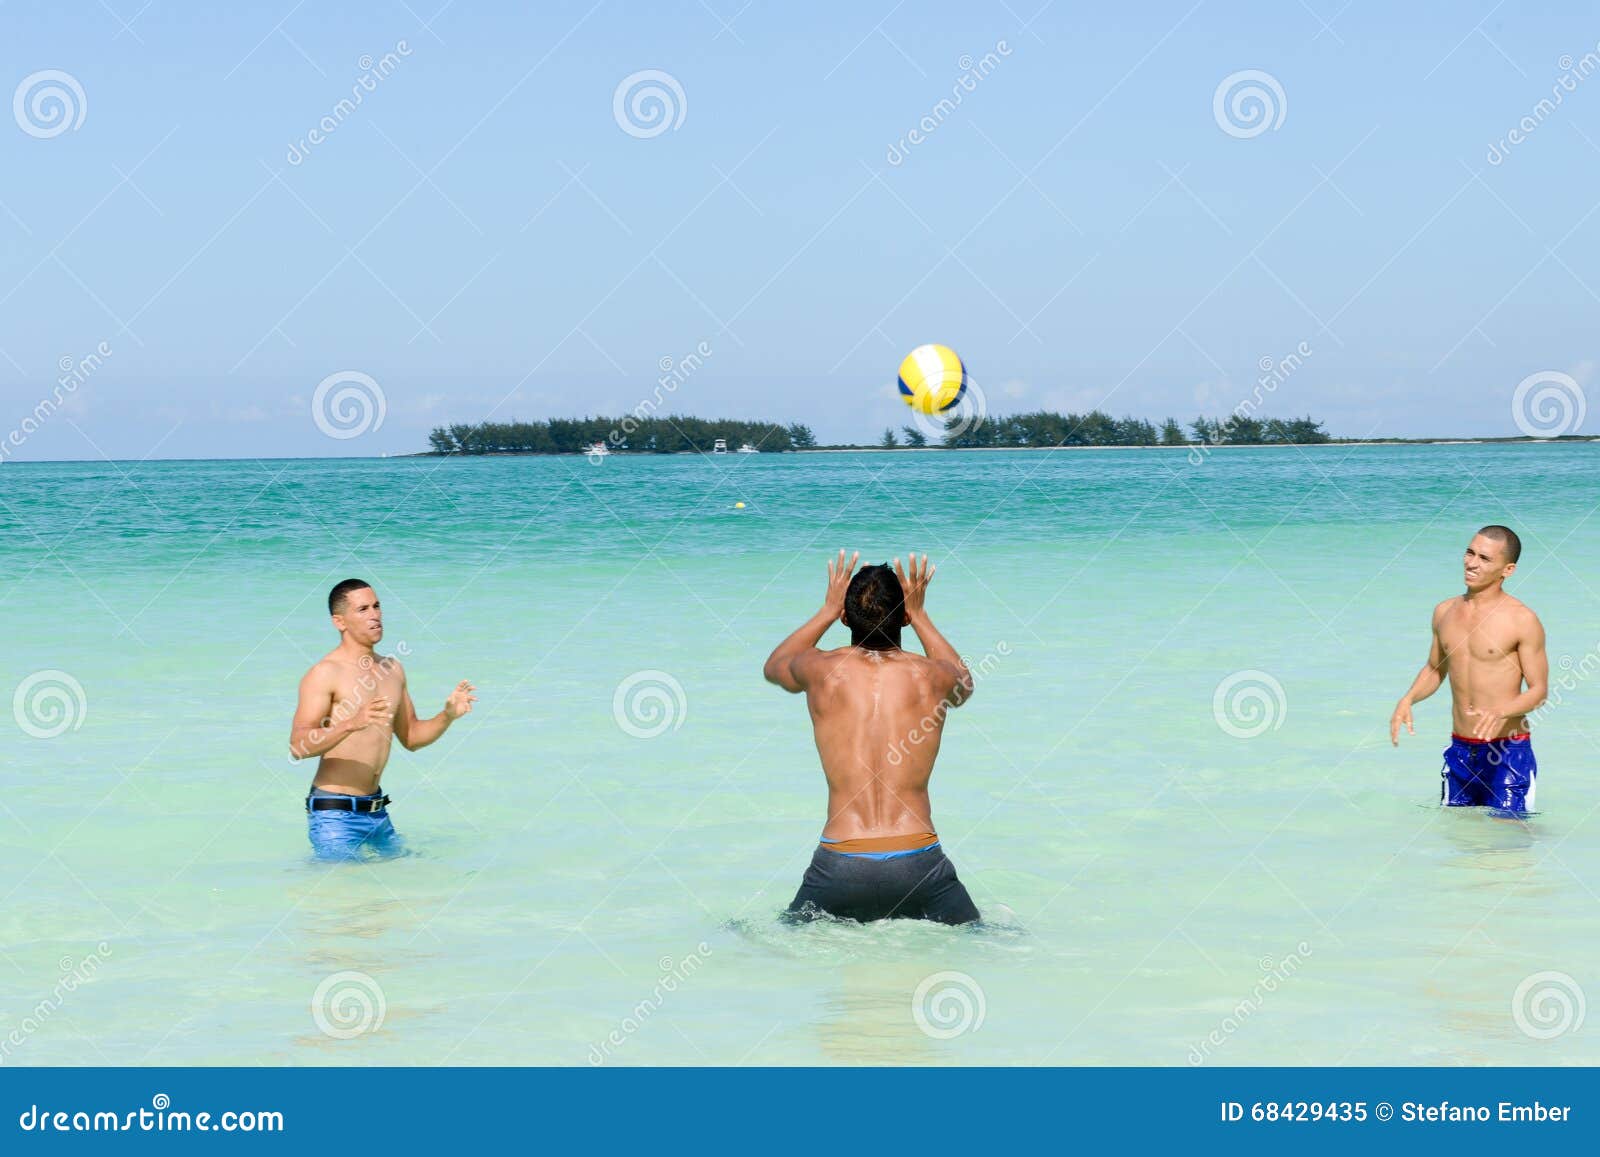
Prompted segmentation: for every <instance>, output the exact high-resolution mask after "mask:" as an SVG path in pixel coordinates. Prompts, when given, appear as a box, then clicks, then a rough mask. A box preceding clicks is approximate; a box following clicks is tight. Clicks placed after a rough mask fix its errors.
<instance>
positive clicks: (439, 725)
mask: <svg viewBox="0 0 1600 1157" xmlns="http://www.w3.org/2000/svg"><path fill="white" fill-rule="evenodd" d="M328 613H329V614H330V615H331V616H332V617H333V629H334V630H336V631H338V632H339V645H338V646H337V647H335V648H334V649H333V650H332V651H329V652H328V653H327V655H325V656H323V658H322V660H321V661H320V662H318V663H317V664H316V666H314V667H312V668H311V670H309V671H307V672H306V675H305V678H303V679H301V680H300V704H299V706H298V707H297V708H296V709H295V713H294V724H293V727H292V730H291V731H290V734H289V755H290V757H291V758H293V759H307V758H309V757H310V756H313V755H315V756H320V759H319V760H318V762H317V774H316V776H315V778H314V779H313V780H312V781H311V792H310V794H309V795H308V796H307V797H306V818H307V822H308V826H309V831H310V836H311V846H312V848H313V849H314V850H315V851H316V854H317V857H318V858H319V859H326V860H355V859H366V858H370V857H388V856H395V855H399V854H400V853H401V851H402V850H403V847H402V845H401V842H400V837H399V836H398V835H397V834H396V833H395V830H394V824H393V823H391V822H390V820H389V797H388V796H387V795H385V794H384V793H383V792H382V790H381V789H380V788H379V786H378V781H379V779H381V778H382V776H383V769H384V767H385V766H386V765H387V764H388V762H389V752H390V749H391V748H392V747H393V743H394V740H396V739H398V740H399V741H400V745H401V746H402V747H404V748H405V749H406V750H407V751H416V750H417V749H418V748H421V747H426V746H428V744H430V743H432V742H433V741H434V740H436V739H438V738H439V736H441V735H443V734H444V732H445V729H446V728H447V727H449V726H450V724H452V723H454V722H455V721H456V720H457V719H459V718H461V716H463V715H465V714H467V713H468V712H469V711H471V710H472V705H473V703H475V702H476V701H477V698H476V696H474V695H473V693H472V692H473V690H474V688H473V686H472V684H471V683H469V682H467V681H466V680H465V679H463V680H462V681H461V682H460V683H458V684H456V689H455V690H454V691H453V692H451V694H450V697H449V698H448V699H446V700H445V704H444V710H443V711H441V712H439V714H437V715H435V716H434V717H433V718H431V719H418V718H417V711H416V708H415V707H414V706H413V705H412V702H411V695H410V693H409V692H408V691H407V690H406V673H405V669H404V668H402V667H401V666H400V661H399V660H398V659H395V658H394V657H392V656H388V655H379V654H377V652H376V651H374V649H373V648H375V647H376V646H377V645H378V642H379V640H381V639H382V638H383V608H382V607H381V606H380V605H379V603H378V595H377V592H375V591H374V590H373V589H372V586H371V584H370V583H367V582H364V581H362V580H361V579H345V581H344V582H342V583H340V584H339V585H338V586H336V587H334V588H333V590H332V591H331V592H330V593H329V595H328ZM401 650H402V652H403V651H404V646H402V647H401Z"/></svg>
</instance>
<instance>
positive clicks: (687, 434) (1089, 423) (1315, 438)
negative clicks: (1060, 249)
mask: <svg viewBox="0 0 1600 1157" xmlns="http://www.w3.org/2000/svg"><path fill="white" fill-rule="evenodd" d="M719 439H720V440H722V441H723V442H725V443H726V444H727V446H728V448H729V449H737V448H738V447H740V446H742V445H745V444H749V445H751V446H754V447H755V448H756V449H757V450H760V451H762V452H764V453H772V452H782V451H786V450H814V449H816V448H817V439H816V436H815V435H814V434H813V433H812V432H811V428H810V427H809V426H807V425H805V424H803V423H800V422H791V423H789V424H787V425H786V424H783V423H779V422H749V421H741V420H738V419H731V418H691V417H679V416H672V417H648V418H635V417H633V416H631V415H628V416H624V417H621V418H551V419H549V420H547V421H534V422H521V421H511V422H478V423H476V424H466V423H455V424H452V425H449V426H439V427H436V428H435V429H434V431H433V432H432V433H431V434H429V435H428V445H429V447H430V452H431V453H433V454H441V455H442V454H582V453H587V452H588V451H589V450H591V449H592V448H593V447H594V446H595V445H596V444H601V445H604V446H605V447H606V448H607V449H608V450H611V451H619V452H620V451H633V452H639V453H646V454H681V453H702V454H705V453H709V452H710V451H711V450H712V448H713V447H714V446H715V445H716V443H717V441H718V440H719ZM1331 440H1332V439H1331V438H1330V437H1329V435H1328V433H1327V432H1326V431H1325V430H1324V429H1323V428H1322V423H1321V422H1319V421H1317V420H1315V419H1313V418H1311V417H1309V416H1308V417H1304V418H1290V419H1277V418H1257V417H1240V416H1238V415H1237V414H1230V415H1228V416H1227V417H1225V418H1220V419H1212V418H1205V417H1199V418H1196V419H1195V420H1194V421H1193V422H1191V423H1189V425H1188V427H1187V428H1185V427H1183V426H1180V425H1179V424H1178V422H1177V421H1176V420H1175V419H1172V418H1168V419H1166V420H1165V421H1163V422H1162V423H1161V424H1160V425H1159V426H1157V425H1156V424H1154V423H1152V422H1149V421H1147V420H1145V419H1143V418H1133V417H1124V418H1113V417H1112V416H1111V415H1110V414H1107V413H1104V412H1103V411H1100V410H1091V411H1089V412H1088V413H1087V414H1057V413H1052V412H1050V411H1046V410H1038V411H1035V412H1033V413H1029V414H1013V415H1011V416H1010V417H995V416H983V417H975V416H974V417H963V418H955V417H953V418H949V419H947V420H946V423H945V427H944V432H943V435H942V439H941V440H940V441H939V442H932V443H930V439H929V437H928V434H927V432H926V431H924V430H922V429H919V428H918V427H917V426H914V425H907V426H903V427H901V428H900V430H899V431H896V430H895V429H894V427H892V426H891V427H889V428H888V429H885V430H884V432H883V436H882V437H881V438H880V439H879V440H878V442H877V445H878V446H879V447H882V448H884V449H891V448H895V447H899V446H909V447H923V446H928V445H930V444H931V445H935V446H940V447H944V448H948V449H957V450H960V449H976V448H991V447H992V448H1001V447H1016V448H1019V449H1020V448H1025V447H1026V448H1032V447H1049V446H1195V445H1204V446H1273V445H1280V446H1283V445H1290V444H1293V443H1307V442H1328V441H1331Z"/></svg>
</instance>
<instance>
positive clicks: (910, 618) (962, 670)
mask: <svg viewBox="0 0 1600 1157" xmlns="http://www.w3.org/2000/svg"><path fill="white" fill-rule="evenodd" d="M936 569H938V568H936V567H933V566H930V565H929V563H928V556H927V555H923V556H922V566H921V568H920V569H918V566H917V556H916V555H914V554H913V555H912V556H911V574H910V575H909V576H908V575H907V574H906V573H905V571H903V570H901V569H900V560H899V559H895V560H894V573H895V574H896V575H898V576H899V578H900V586H901V588H902V589H903V590H904V591H905V593H906V622H907V623H908V624H909V625H910V627H911V629H912V630H913V631H915V632H916V633H917V638H918V639H920V640H921V641H922V650H923V652H924V653H925V654H926V655H927V656H928V658H930V659H932V660H933V661H934V662H935V663H938V664H939V665H940V666H942V667H944V668H945V669H946V671H947V672H948V673H949V675H950V677H951V678H952V679H953V680H954V685H953V686H952V687H951V688H950V690H949V692H948V693H946V695H945V702H946V703H948V704H950V706H952V707H960V706H961V705H962V704H963V703H965V702H966V701H967V700H968V699H970V698H972V692H973V690H974V688H975V686H976V684H975V683H974V681H973V678H972V672H971V671H970V670H968V668H967V661H966V660H965V659H963V658H962V657H961V655H960V654H959V653H958V652H957V651H956V649H955V648H954V647H953V646H951V645H950V640H948V639H946V638H945V637H944V636H943V635H942V634H940V633H939V628H938V627H936V626H934V625H933V620H932V619H931V618H929V617H928V608H927V606H926V605H925V602H926V598H927V594H928V584H929V583H930V582H932V581H933V572H934V571H935V570H936Z"/></svg>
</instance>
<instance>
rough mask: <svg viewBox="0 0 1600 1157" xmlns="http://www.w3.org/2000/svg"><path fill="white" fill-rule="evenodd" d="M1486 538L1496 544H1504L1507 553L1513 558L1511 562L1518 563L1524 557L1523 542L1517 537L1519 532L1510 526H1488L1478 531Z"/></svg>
mask: <svg viewBox="0 0 1600 1157" xmlns="http://www.w3.org/2000/svg"><path fill="white" fill-rule="evenodd" d="M1478 533H1479V534H1481V535H1483V536H1484V537H1485V538H1492V539H1494V540H1495V541H1496V542H1500V543H1504V544H1505V548H1506V553H1507V554H1508V555H1510V556H1511V561H1512V562H1516V561H1517V559H1519V558H1521V557H1522V540H1521V539H1520V538H1518V537H1517V532H1516V531H1514V530H1512V529H1511V528H1510V527H1509V526H1500V525H1498V524H1496V525H1494V526H1486V527H1484V528H1483V529H1482V530H1480V531H1478Z"/></svg>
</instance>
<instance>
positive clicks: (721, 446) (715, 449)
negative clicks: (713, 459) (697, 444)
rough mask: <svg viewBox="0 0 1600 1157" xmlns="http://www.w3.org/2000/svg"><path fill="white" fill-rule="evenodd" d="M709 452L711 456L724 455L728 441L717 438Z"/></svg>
mask: <svg viewBox="0 0 1600 1157" xmlns="http://www.w3.org/2000/svg"><path fill="white" fill-rule="evenodd" d="M711 452H712V453H713V454H726V453H727V452H728V440H727V439H726V438H718V439H717V440H716V441H715V442H713V443H712V444H711Z"/></svg>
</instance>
